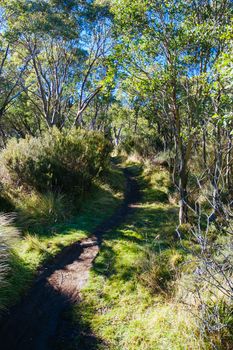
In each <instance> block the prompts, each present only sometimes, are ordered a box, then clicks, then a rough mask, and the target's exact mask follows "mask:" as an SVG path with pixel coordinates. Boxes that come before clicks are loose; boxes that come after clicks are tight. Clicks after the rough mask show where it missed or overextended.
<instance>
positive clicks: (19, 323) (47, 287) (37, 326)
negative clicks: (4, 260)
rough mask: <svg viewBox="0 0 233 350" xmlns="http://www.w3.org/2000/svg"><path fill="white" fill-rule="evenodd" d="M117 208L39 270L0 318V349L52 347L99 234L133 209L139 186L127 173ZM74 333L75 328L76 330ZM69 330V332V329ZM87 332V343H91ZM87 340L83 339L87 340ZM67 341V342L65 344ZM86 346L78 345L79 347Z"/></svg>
mask: <svg viewBox="0 0 233 350" xmlns="http://www.w3.org/2000/svg"><path fill="white" fill-rule="evenodd" d="M124 173H125V176H126V179H127V189H126V193H125V199H124V202H123V204H122V205H121V207H120V208H119V209H118V210H117V211H116V212H115V213H114V215H113V216H112V217H111V218H110V219H108V220H107V221H106V222H104V223H103V224H101V225H100V226H99V227H97V228H96V230H95V231H94V232H93V234H92V236H91V237H90V238H88V239H85V240H83V241H81V242H78V243H75V244H73V245H71V246H69V247H67V248H65V249H64V250H63V251H62V252H61V253H60V254H59V255H58V256H57V257H56V258H55V259H54V261H53V263H52V264H50V265H49V267H46V268H44V269H43V270H42V272H41V274H40V276H39V277H38V278H37V279H36V281H35V283H34V285H33V286H32V288H31V289H30V291H29V292H28V293H27V295H25V296H24V297H23V299H22V300H21V302H20V303H19V304H18V305H16V306H15V307H13V308H12V309H11V310H10V311H9V314H8V315H7V316H6V317H5V318H4V319H3V320H2V322H1V328H0V349H1V350H54V349H57V348H58V346H57V344H58V339H57V337H58V338H59V337H60V334H62V333H63V332H64V329H63V328H65V327H66V326H65V325H64V322H63V321H62V317H63V316H62V315H63V314H64V312H65V311H66V309H69V308H70V306H71V305H73V304H74V303H77V302H78V301H79V300H80V291H81V289H82V288H83V286H84V285H85V283H86V282H87V280H88V275H89V271H90V268H91V266H92V263H93V260H94V259H95V257H96V256H97V254H98V252H99V246H100V244H101V239H102V235H103V234H104V233H105V232H107V231H108V230H111V229H113V228H114V227H117V226H118V225H119V224H121V223H122V222H123V221H124V220H125V217H126V215H127V214H128V213H129V212H130V211H131V210H133V204H134V203H136V202H137V201H138V199H139V189H138V185H137V183H136V181H135V179H134V178H133V177H132V176H131V175H130V172H129V171H127V170H125V171H124ZM76 332H77V330H76ZM69 333H71V332H69ZM91 337H92V335H90V342H91ZM87 342H88V340H87V341H86V342H85V343H87ZM66 344H67V343H66ZM84 349H88V348H86V347H85V346H83V347H82V346H80V347H79V350H84Z"/></svg>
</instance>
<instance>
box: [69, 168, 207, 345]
mask: <svg viewBox="0 0 233 350" xmlns="http://www.w3.org/2000/svg"><path fill="white" fill-rule="evenodd" d="M131 171H134V173H135V176H137V179H138V181H139V182H140V184H141V188H142V189H143V198H142V200H141V202H140V203H138V205H137V206H136V208H135V211H134V213H133V214H132V215H131V216H129V217H128V219H127V221H126V222H125V224H123V225H122V226H120V227H119V228H118V229H117V230H113V231H111V232H108V233H107V234H105V236H104V242H103V245H102V247H101V252H100V254H99V255H98V257H97V259H96V260H95V263H94V266H93V269H92V271H91V278H90V281H89V284H88V286H87V287H86V288H85V289H84V290H83V300H82V302H81V304H79V305H76V306H75V308H74V310H73V312H72V319H73V323H74V326H75V323H76V322H77V323H79V325H80V320H82V321H81V322H82V328H83V330H82V332H81V333H80V334H81V336H80V338H78V337H77V339H76V346H78V345H79V344H82V345H83V343H82V339H81V338H82V337H83V334H85V332H89V333H90V330H91V332H92V334H93V335H95V337H96V342H94V343H93V346H92V345H91V344H84V345H83V347H82V349H88V350H91V349H92V350H94V349H102V350H103V349H105V350H106V349H108V350H167V349H172V350H181V349H192V350H197V349H208V348H209V347H208V344H207V343H206V342H205V339H204V338H203V337H202V336H201V334H200V332H199V325H198V323H197V321H196V318H194V317H192V315H191V314H190V313H188V312H187V310H185V308H184V307H183V305H182V304H181V303H180V302H179V301H178V300H177V299H176V289H177V286H176V279H177V276H176V271H177V266H179V265H181V264H182V263H183V261H184V259H185V252H184V251H183V250H182V249H181V248H180V247H179V244H178V242H177V239H176V237H175V228H176V225H177V217H178V216H177V210H178V208H177V207H176V206H175V205H174V204H170V202H169V193H170V191H171V187H170V181H169V174H168V172H167V171H166V170H164V169H163V168H157V170H156V171H153V172H145V171H144V172H143V173H141V174H140V168H138V167H135V166H134V167H131ZM79 327H80V326H79Z"/></svg>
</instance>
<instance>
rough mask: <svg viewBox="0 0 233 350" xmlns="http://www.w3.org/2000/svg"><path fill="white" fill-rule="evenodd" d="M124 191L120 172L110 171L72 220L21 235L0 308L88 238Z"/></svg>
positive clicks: (12, 256)
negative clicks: (51, 262) (70, 247)
mask: <svg viewBox="0 0 233 350" xmlns="http://www.w3.org/2000/svg"><path fill="white" fill-rule="evenodd" d="M124 187H125V179H124V175H123V173H122V171H121V170H120V169H118V168H113V169H111V170H109V173H108V174H107V175H105V178H104V179H102V180H101V181H100V180H98V181H96V182H95V184H94V185H93V190H92V191H91V193H90V194H89V195H87V197H86V199H85V201H84V203H82V208H81V210H80V211H79V212H78V213H77V215H76V216H74V217H72V219H70V220H69V221H66V222H65V223H62V224H53V226H52V227H51V228H50V229H49V230H48V229H46V231H44V229H43V224H42V223H40V222H38V225H37V226H38V232H41V234H34V233H33V232H27V233H26V234H24V236H23V237H22V238H21V239H20V240H19V241H18V242H17V244H16V245H15V246H14V248H13V249H12V253H11V257H10V273H9V274H8V276H7V278H6V283H5V285H4V288H1V289H0V304H1V305H4V306H10V305H12V304H14V303H16V302H17V301H18V300H19V298H20V296H21V295H22V294H23V293H24V292H25V290H27V289H28V287H29V286H30V284H31V282H32V281H33V278H34V276H35V274H36V272H37V270H38V268H39V267H40V266H41V265H42V264H43V263H45V262H46V261H48V260H49V259H51V258H52V257H54V256H55V255H56V254H58V253H59V252H60V251H61V250H62V249H63V248H64V247H65V246H68V245H70V244H72V243H74V242H77V241H79V240H81V239H83V238H85V237H87V236H89V235H90V234H91V232H92V231H93V229H95V228H96V227H97V226H98V225H99V224H100V223H101V222H102V221H104V220H105V219H107V218H108V217H109V216H111V214H112V213H113V212H114V210H115V209H116V208H117V207H118V206H119V204H120V203H121V201H122V199H123V192H124ZM40 228H41V230H40Z"/></svg>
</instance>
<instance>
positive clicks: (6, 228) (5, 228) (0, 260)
mask: <svg viewBox="0 0 233 350" xmlns="http://www.w3.org/2000/svg"><path fill="white" fill-rule="evenodd" d="M13 218H14V217H13V216H12V215H11V214H3V213H2V214H0V284H1V288H3V287H5V286H7V282H6V276H7V274H8V272H9V271H10V248H11V246H12V244H13V243H14V242H15V240H16V238H18V237H19V232H18V230H17V229H16V228H15V227H14V226H13ZM4 306H5V300H4V298H3V297H1V293H0V311H1V310H2V309H3V308H4Z"/></svg>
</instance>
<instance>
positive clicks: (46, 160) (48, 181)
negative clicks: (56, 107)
mask: <svg viewBox="0 0 233 350" xmlns="http://www.w3.org/2000/svg"><path fill="white" fill-rule="evenodd" d="M110 151H111V146H110V144H109V142H108V141H106V140H105V138H104V137H103V136H102V135H101V134H100V133H96V132H83V131H80V130H77V129H75V130H72V131H69V132H65V131H63V132H61V131H59V130H58V129H53V130H52V131H50V132H47V133H45V134H44V135H43V136H40V137H38V138H34V137H26V138H25V139H20V140H17V139H12V140H11V141H9V143H8V145H7V147H6V149H5V150H4V151H3V152H2V154H1V159H0V162H1V166H2V167H3V168H4V169H5V171H4V174H5V175H4V176H3V179H2V181H3V182H4V181H5V182H7V181H8V182H9V181H10V182H11V183H12V184H13V185H14V186H15V187H18V186H23V187H24V188H26V189H30V188H33V189H35V190H37V191H39V192H42V193H43V192H47V191H60V192H64V193H67V192H69V193H70V192H71V193H82V192H83V191H85V190H86V189H87V188H88V186H89V185H90V183H91V180H92V179H93V178H94V177H95V176H97V175H98V174H99V172H100V171H101V170H102V169H104V168H105V167H106V164H107V162H108V159H109V153H110Z"/></svg>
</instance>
